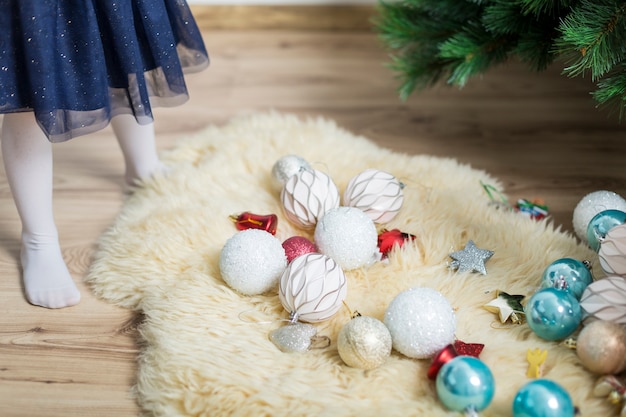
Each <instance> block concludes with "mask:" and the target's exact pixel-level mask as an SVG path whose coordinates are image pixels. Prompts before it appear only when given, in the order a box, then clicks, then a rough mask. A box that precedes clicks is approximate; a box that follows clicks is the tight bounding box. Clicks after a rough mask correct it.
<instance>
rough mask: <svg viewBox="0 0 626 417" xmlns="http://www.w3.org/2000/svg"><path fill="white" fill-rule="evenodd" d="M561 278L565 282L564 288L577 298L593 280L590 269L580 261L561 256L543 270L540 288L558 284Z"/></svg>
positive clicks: (578, 298)
mask: <svg viewBox="0 0 626 417" xmlns="http://www.w3.org/2000/svg"><path fill="white" fill-rule="evenodd" d="M561 279H562V280H564V281H565V283H566V284H567V288H565V289H566V290H567V291H569V292H570V293H571V294H572V295H573V296H574V297H576V299H577V300H580V297H581V296H582V295H583V291H585V288H587V286H588V285H589V284H591V282H592V281H593V277H592V276H591V271H590V270H589V268H587V266H586V265H585V264H584V263H583V262H582V261H579V260H578V259H572V258H562V259H557V260H556V261H554V262H552V263H551V264H550V265H548V267H547V268H546V269H545V270H544V271H543V276H542V277H541V288H542V289H543V288H552V287H554V286H555V285H559V281H560V280H561Z"/></svg>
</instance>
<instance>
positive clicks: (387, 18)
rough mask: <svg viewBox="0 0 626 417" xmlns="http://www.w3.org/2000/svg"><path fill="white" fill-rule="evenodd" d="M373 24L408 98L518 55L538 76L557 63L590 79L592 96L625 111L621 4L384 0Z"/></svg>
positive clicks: (625, 13) (625, 8)
mask: <svg viewBox="0 0 626 417" xmlns="http://www.w3.org/2000/svg"><path fill="white" fill-rule="evenodd" d="M378 12H379V13H378V16H377V18H376V19H375V21H374V24H375V27H376V29H377V30H378V32H379V35H380V38H381V39H382V41H383V43H384V44H385V45H386V46H387V48H388V49H389V50H390V52H391V64H390V67H391V68H392V69H393V70H394V71H395V72H397V73H398V76H399V78H400V80H401V83H400V87H399V93H400V96H401V97H402V98H403V99H406V98H407V97H408V96H409V95H411V94H412V93H413V92H414V91H415V90H421V89H425V88H427V87H429V86H432V85H433V84H434V83H436V82H438V81H440V80H442V79H445V80H446V82H447V83H448V84H452V85H457V86H463V85H465V84H466V83H467V82H468V81H469V79H470V78H472V77H473V76H475V75H477V74H480V73H483V72H485V71H486V70H487V69H488V68H489V67H491V66H493V65H496V64H498V63H502V62H504V61H506V60H507V59H509V58H512V57H517V58H518V59H520V60H521V61H522V62H525V63H527V64H528V65H529V68H530V69H531V70H534V71H541V70H543V69H545V68H547V66H548V65H550V64H551V63H553V62H554V61H555V60H556V59H557V58H563V60H564V62H566V66H565V68H564V69H563V74H564V75H568V76H572V77H574V76H586V75H587V74H590V76H591V78H592V80H593V81H594V82H595V83H596V85H597V90H596V91H595V92H593V97H594V98H595V100H596V101H597V102H598V103H600V104H604V103H615V104H617V108H618V110H619V112H620V115H621V114H623V112H624V110H625V109H626V2H625V1H618V0H561V1H558V0H456V1H455V0H400V1H394V2H387V1H385V0H381V3H379V7H378Z"/></svg>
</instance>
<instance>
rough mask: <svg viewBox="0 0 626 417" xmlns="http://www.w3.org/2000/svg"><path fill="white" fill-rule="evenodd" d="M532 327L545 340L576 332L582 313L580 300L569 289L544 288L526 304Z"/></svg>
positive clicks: (556, 338)
mask: <svg viewBox="0 0 626 417" xmlns="http://www.w3.org/2000/svg"><path fill="white" fill-rule="evenodd" d="M524 313H525V314H526V321H527V322H528V326H529V327H530V329H531V330H532V331H533V332H534V333H535V334H536V335H537V336H539V337H541V338H542V339H545V340H563V339H565V338H566V337H567V336H569V335H571V334H572V333H574V331H575V330H576V329H577V328H578V325H579V324H580V321H581V317H582V313H581V309H580V304H579V303H578V300H576V298H575V297H574V296H573V295H572V294H570V293H569V292H568V291H564V290H559V289H556V288H544V289H542V290H539V291H537V292H536V293H535V294H533V296H532V297H530V300H528V303H527V304H526V305H525V306H524Z"/></svg>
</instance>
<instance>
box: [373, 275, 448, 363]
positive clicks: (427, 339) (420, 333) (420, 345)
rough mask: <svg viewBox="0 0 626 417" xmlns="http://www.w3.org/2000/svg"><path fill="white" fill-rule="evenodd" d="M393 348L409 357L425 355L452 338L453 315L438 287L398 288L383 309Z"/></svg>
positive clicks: (418, 357) (437, 350) (434, 352)
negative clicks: (399, 289)
mask: <svg viewBox="0 0 626 417" xmlns="http://www.w3.org/2000/svg"><path fill="white" fill-rule="evenodd" d="M384 322H385V325H386V326H387V328H388V329H389V333H390V334H391V340H392V344H393V348H394V349H395V350H397V351H398V352H400V353H402V354H403V355H405V356H408V357H409V358H415V359H424V358H429V357H432V356H433V355H435V354H436V353H437V352H439V351H440V350H441V349H443V348H444V347H446V346H447V345H449V344H450V343H453V342H454V332H455V331H456V317H455V315H454V310H453V309H452V306H451V305H450V303H449V302H448V300H446V298H445V297H444V296H443V295H442V294H441V293H440V292H438V291H436V290H433V289H432V288H426V287H414V288H409V289H408V290H404V291H402V292H401V293H400V294H398V295H396V297H395V298H394V299H393V300H392V301H391V303H389V306H388V307H387V310H386V311H385V320H384Z"/></svg>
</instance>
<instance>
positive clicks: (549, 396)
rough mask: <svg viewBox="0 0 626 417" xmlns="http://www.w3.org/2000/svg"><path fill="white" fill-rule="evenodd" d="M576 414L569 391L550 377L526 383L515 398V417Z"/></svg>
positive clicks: (568, 415)
mask: <svg viewBox="0 0 626 417" xmlns="http://www.w3.org/2000/svg"><path fill="white" fill-rule="evenodd" d="M575 414H576V409H575V407H574V403H573V402H572V398H571V397H570V395H569V394H568V393H567V391H566V390H565V389H564V388H563V387H562V386H560V385H559V384H557V383H556V382H554V381H550V380H548V379H535V380H533V381H530V382H528V383H526V385H524V386H523V387H522V388H520V390H519V391H518V392H517V394H515V398H514V399H513V417H574V415H575Z"/></svg>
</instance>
